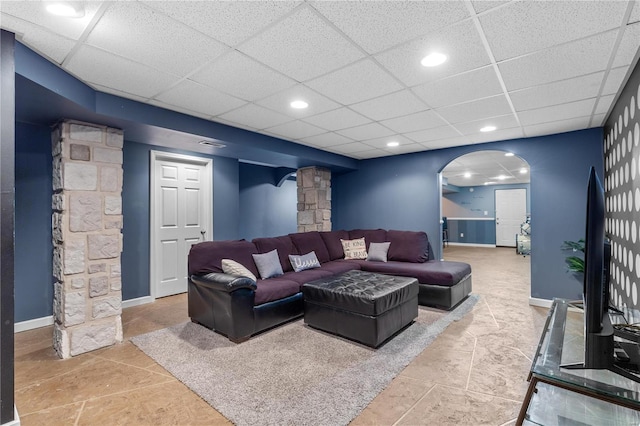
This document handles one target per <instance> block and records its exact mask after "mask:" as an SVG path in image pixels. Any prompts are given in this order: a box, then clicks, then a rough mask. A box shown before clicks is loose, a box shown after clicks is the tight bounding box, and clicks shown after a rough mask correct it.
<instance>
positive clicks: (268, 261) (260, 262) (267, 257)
mask: <svg viewBox="0 0 640 426" xmlns="http://www.w3.org/2000/svg"><path fill="white" fill-rule="evenodd" d="M252 256H253V261H254V262H255V263H256V267H257V268H258V272H260V278H262V279H263V280H266V279H267V278H273V277H279V276H280V275H282V274H283V273H284V272H283V271H282V266H281V265H280V259H279V258H278V250H276V249H273V250H271V251H270V252H268V253H261V254H253V255H252Z"/></svg>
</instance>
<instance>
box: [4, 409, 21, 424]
mask: <svg viewBox="0 0 640 426" xmlns="http://www.w3.org/2000/svg"><path fill="white" fill-rule="evenodd" d="M13 413H14V415H13V420H12V421H10V422H7V423H2V426H20V416H18V409H17V408H16V406H15V405H14V406H13Z"/></svg>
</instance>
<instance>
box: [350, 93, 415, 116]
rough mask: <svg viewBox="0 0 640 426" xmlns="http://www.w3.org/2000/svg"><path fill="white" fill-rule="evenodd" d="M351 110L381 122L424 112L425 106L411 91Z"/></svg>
mask: <svg viewBox="0 0 640 426" xmlns="http://www.w3.org/2000/svg"><path fill="white" fill-rule="evenodd" d="M351 109H353V110H356V111H358V112H359V113H360V114H362V115H364V116H366V117H369V118H370V119H372V120H376V121H380V120H385V119H388V118H394V117H399V116H401V115H407V114H411V113H414V112H418V111H422V110H423V109H425V105H424V103H423V102H422V101H420V99H418V98H417V97H416V95H414V94H413V93H412V92H411V91H410V90H402V91H400V92H396V93H391V94H389V95H384V96H381V97H379V98H376V99H371V100H368V101H364V102H361V103H358V104H353V105H351Z"/></svg>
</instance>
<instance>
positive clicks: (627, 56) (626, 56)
mask: <svg viewBox="0 0 640 426" xmlns="http://www.w3.org/2000/svg"><path fill="white" fill-rule="evenodd" d="M638 40H640V22H637V23H635V24H631V25H627V26H626V27H625V30H624V35H623V36H622V40H621V41H620V46H619V47H618V50H617V51H616V57H615V58H614V59H613V65H612V67H614V68H615V67H620V66H624V65H629V64H631V62H633V58H634V57H635V55H636V53H638Z"/></svg>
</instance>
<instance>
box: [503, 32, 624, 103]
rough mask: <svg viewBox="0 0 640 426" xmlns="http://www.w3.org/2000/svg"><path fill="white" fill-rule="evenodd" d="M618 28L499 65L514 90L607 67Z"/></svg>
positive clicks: (508, 88) (509, 86) (509, 85)
mask: <svg viewBox="0 0 640 426" xmlns="http://www.w3.org/2000/svg"><path fill="white" fill-rule="evenodd" d="M616 35H617V31H609V32H607V33H604V34H600V35H597V36H594V37H590V38H588V39H583V40H579V41H575V42H572V43H567V44H563V45H560V46H557V47H553V48H550V49H547V50H543V51H540V52H537V53H534V54H531V55H526V56H523V57H520V58H516V59H512V60H508V61H505V62H501V63H499V64H498V67H499V68H500V72H501V73H502V77H503V79H504V82H505V84H506V86H507V90H509V91H513V90H517V89H523V88H526V87H531V86H537V85H541V84H545V83H550V82H553V81H559V80H564V79H568V78H573V77H578V76H580V75H585V74H590V73H594V72H598V71H602V70H604V69H606V67H607V63H608V61H609V57H610V56H611V50H612V49H613V45H614V42H615V40H616Z"/></svg>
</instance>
